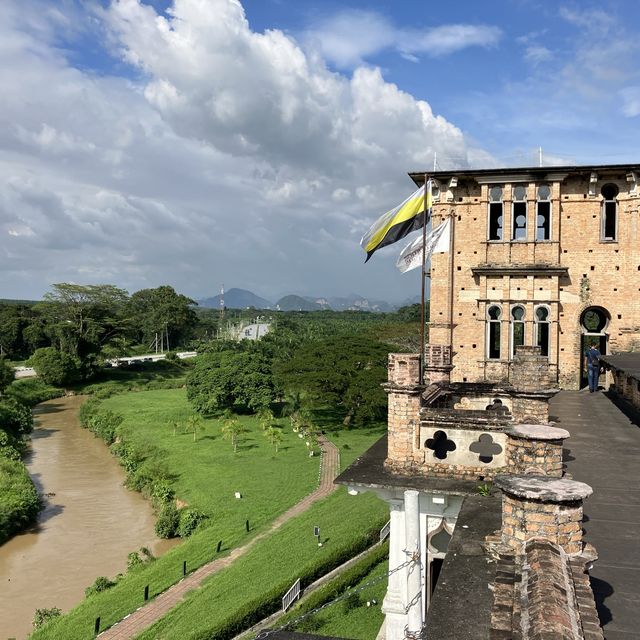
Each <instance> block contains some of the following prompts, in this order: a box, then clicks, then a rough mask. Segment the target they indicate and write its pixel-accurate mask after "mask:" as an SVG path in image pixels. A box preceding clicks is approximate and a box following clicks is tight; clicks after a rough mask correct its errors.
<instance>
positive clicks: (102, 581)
mask: <svg viewBox="0 0 640 640" xmlns="http://www.w3.org/2000/svg"><path fill="white" fill-rule="evenodd" d="M115 586H116V583H115V582H113V580H109V578H106V577H105V576H98V577H97V578H96V579H95V581H94V583H93V584H92V585H91V586H90V587H87V588H86V589H85V590H84V595H85V597H86V598H88V597H89V596H92V595H93V594H94V593H100V592H101V591H106V590H107V589H111V587H115Z"/></svg>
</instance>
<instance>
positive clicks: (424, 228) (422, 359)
mask: <svg viewBox="0 0 640 640" xmlns="http://www.w3.org/2000/svg"><path fill="white" fill-rule="evenodd" d="M428 178H429V176H428V175H427V174H426V173H425V174H424V221H423V224H422V277H421V281H420V282H421V287H420V294H421V295H420V320H421V322H420V384H424V370H425V357H424V352H425V340H424V338H425V336H424V333H425V331H424V328H425V327H424V325H425V304H424V290H425V280H426V278H427V266H426V262H427V260H426V255H427V210H428V209H427V204H428V194H427V180H428Z"/></svg>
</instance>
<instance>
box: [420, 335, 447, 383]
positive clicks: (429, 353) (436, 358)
mask: <svg viewBox="0 0 640 640" xmlns="http://www.w3.org/2000/svg"><path fill="white" fill-rule="evenodd" d="M452 369H453V365H452V364H451V345H448V344H447V345H445V344H427V345H425V348H424V383H425V384H426V385H428V384H435V383H444V384H448V383H449V382H451V370H452Z"/></svg>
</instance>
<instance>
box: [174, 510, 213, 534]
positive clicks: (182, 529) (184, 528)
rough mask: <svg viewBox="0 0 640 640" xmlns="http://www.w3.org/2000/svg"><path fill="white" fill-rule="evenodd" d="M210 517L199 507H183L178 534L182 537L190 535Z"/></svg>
mask: <svg viewBox="0 0 640 640" xmlns="http://www.w3.org/2000/svg"><path fill="white" fill-rule="evenodd" d="M208 517H209V516H207V514H206V513H202V511H198V510H197V509H182V510H181V511H180V525H179V527H178V535H179V536H180V537H181V538H187V537H189V536H190V535H191V534H192V533H193V532H194V531H195V530H196V529H197V528H198V526H199V525H200V524H201V523H202V522H204V521H205V520H206V519H207V518H208Z"/></svg>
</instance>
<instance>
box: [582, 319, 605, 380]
mask: <svg viewBox="0 0 640 640" xmlns="http://www.w3.org/2000/svg"><path fill="white" fill-rule="evenodd" d="M610 320H611V315H610V313H609V312H608V311H607V310H606V309H605V308H604V307H587V308H586V309H585V310H584V311H583V312H582V313H581V314H580V332H581V339H580V388H581V389H582V388H583V387H586V386H587V370H586V367H585V365H584V354H585V351H586V350H587V349H588V348H589V346H590V345H591V344H592V343H595V344H596V346H597V347H598V351H600V353H601V354H602V355H605V354H606V353H607V346H608V340H609V334H608V333H607V327H608V326H609V322H610Z"/></svg>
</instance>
